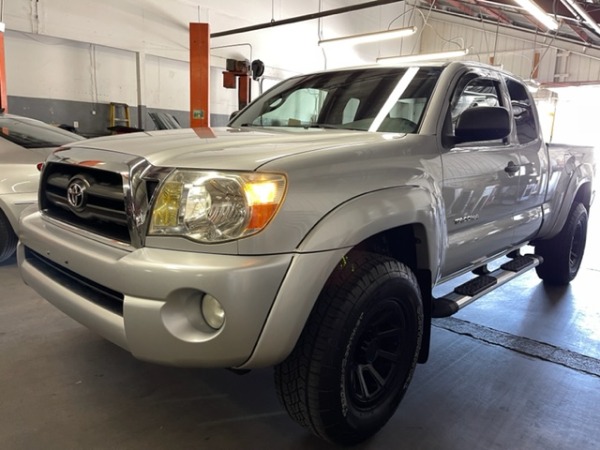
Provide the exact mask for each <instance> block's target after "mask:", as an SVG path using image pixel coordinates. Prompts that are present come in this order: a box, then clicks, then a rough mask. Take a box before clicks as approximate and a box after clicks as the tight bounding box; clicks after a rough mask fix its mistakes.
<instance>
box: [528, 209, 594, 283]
mask: <svg viewBox="0 0 600 450" xmlns="http://www.w3.org/2000/svg"><path fill="white" fill-rule="evenodd" d="M587 223H588V213H587V210H586V209H585V206H583V205H582V204H581V203H575V204H574V205H573V207H572V208H571V212H570V213H569V218H568V219H567V222H566V223H565V226H564V227H563V229H562V230H561V231H560V233H558V234H557V235H556V236H554V237H553V238H552V239H548V240H545V241H539V242H538V243H537V244H536V245H535V252H536V253H537V254H538V255H540V256H542V257H543V258H544V262H543V263H542V264H541V265H539V266H537V267H536V271H537V274H538V276H539V277H540V278H541V279H542V280H544V282H545V283H548V284H554V285H565V284H568V283H570V282H571V281H572V280H573V279H574V278H575V276H576V275H577V272H578V271H579V267H580V266H581V261H582V260H583V253H584V250H585V241H586V236H587Z"/></svg>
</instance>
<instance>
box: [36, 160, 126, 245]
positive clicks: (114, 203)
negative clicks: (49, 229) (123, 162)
mask: <svg viewBox="0 0 600 450" xmlns="http://www.w3.org/2000/svg"><path fill="white" fill-rule="evenodd" d="M76 185H77V186H76ZM77 189H79V191H77ZM78 195H79V197H78ZM70 197H71V198H70ZM77 202H80V203H81V205H79V204H77ZM74 203H75V204H74ZM40 207H41V209H42V210H43V211H44V212H45V213H46V214H47V215H49V216H50V217H53V218H54V219H57V220H60V221H63V222H67V223H69V224H71V225H74V226H76V227H78V228H82V229H84V230H87V231H90V232H92V233H96V234H99V235H102V236H105V237H107V238H110V239H115V240H118V241H121V242H125V243H131V241H132V239H131V234H130V230H129V223H128V218H127V212H126V211H127V208H126V199H125V189H124V185H123V177H122V175H121V174H120V173H118V172H110V171H106V170H101V169H97V168H94V167H86V166H82V165H71V164H64V163H57V162H48V163H47V164H46V167H45V168H44V173H43V176H42V180H41V189H40Z"/></svg>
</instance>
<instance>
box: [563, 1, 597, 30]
mask: <svg viewBox="0 0 600 450" xmlns="http://www.w3.org/2000/svg"><path fill="white" fill-rule="evenodd" d="M562 2H563V3H564V4H565V5H566V6H567V8H569V9H572V11H571V12H574V14H575V15H578V16H579V17H581V18H582V19H583V20H584V21H585V22H586V23H587V24H588V25H589V26H590V27H591V28H592V30H594V32H595V33H596V34H597V35H599V36H600V26H598V22H596V21H595V20H594V19H592V17H591V16H590V15H589V14H588V13H587V11H586V10H585V9H583V8H582V7H581V6H579V5H578V4H577V2H575V1H573V0H562Z"/></svg>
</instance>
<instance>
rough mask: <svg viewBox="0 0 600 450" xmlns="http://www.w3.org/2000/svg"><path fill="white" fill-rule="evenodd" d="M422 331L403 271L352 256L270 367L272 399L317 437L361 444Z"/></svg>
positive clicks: (407, 375) (400, 379)
mask: <svg viewBox="0 0 600 450" xmlns="http://www.w3.org/2000/svg"><path fill="white" fill-rule="evenodd" d="M422 335H423V309H422V304H421V295H420V290H419V286H418V284H417V281H416V278H415V276H414V274H413V273H412V272H411V271H410V269H409V268H408V267H407V266H405V265H404V264H402V263H399V262H398V261H396V260H393V259H391V258H388V257H385V256H381V255H377V254H370V253H351V254H350V255H349V256H348V257H347V259H345V260H344V261H343V262H342V264H340V267H339V268H338V269H337V270H336V272H335V273H334V274H332V276H331V277H330V279H329V281H328V283H327V285H326V287H325V288H324V290H323V292H322V293H321V295H320V297H319V299H318V301H317V304H316V305H315V308H314V310H313V312H312V313H311V316H310V317H309V319H308V322H307V324H306V326H305V328H304V331H303V333H302V335H301V337H300V339H299V340H298V343H297V344H296V347H295V349H294V351H293V352H292V353H291V354H290V356H289V357H288V358H287V359H286V360H285V361H284V362H283V363H281V364H280V365H278V366H277V367H276V369H275V383H276V387H277V393H278V396H279V399H280V401H281V402H282V404H283V405H284V406H285V408H286V410H287V412H288V413H289V414H290V416H291V417H292V418H293V419H295V420H296V421H297V422H299V423H300V424H301V425H303V426H305V427H307V428H309V429H310V430H311V431H312V432H314V433H315V434H317V435H318V436H320V437H322V438H324V439H326V440H328V441H331V442H334V443H338V444H354V443H357V442H360V441H363V440H365V439H367V438H368V437H370V436H372V435H373V434H375V433H376V432H377V431H378V430H379V429H380V428H381V427H382V426H383V425H385V423H386V422H387V421H388V420H389V418H390V417H391V416H392V415H393V414H394V412H395V411H396V408H397V406H398V404H399V403H400V400H401V399H402V397H403V396H404V393H405V392H406V389H407V388H408V385H409V383H410V380H411V378H412V375H413V372H414V370H415V366H416V363H417V357H418V353H419V349H420V346H421V339H422Z"/></svg>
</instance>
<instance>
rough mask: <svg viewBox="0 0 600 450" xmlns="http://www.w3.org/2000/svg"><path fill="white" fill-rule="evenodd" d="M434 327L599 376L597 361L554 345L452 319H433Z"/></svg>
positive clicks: (599, 370)
mask: <svg viewBox="0 0 600 450" xmlns="http://www.w3.org/2000/svg"><path fill="white" fill-rule="evenodd" d="M433 326H435V327H438V328H443V329H445V330H448V331H451V332H453V333H456V334H460V335H464V336H471V337H472V338H474V339H477V340H479V341H482V342H487V343H488V344H492V345H498V346H500V347H504V348H507V349H510V350H513V351H516V352H519V353H522V354H524V355H527V356H531V357H534V358H538V359H542V360H544V361H549V362H552V363H555V364H560V365H562V366H565V367H568V368H570V369H573V370H577V371H580V372H584V373H587V374H590V375H595V376H597V377H600V360H598V359H596V358H592V357H591V356H586V355H582V354H580V353H576V352H573V351H571V350H565V349H564V348H560V347H556V346H555V345H551V344H546V343H544V342H539V341H535V340H533V339H529V338H526V337H521V336H514V335H512V334H509V333H504V332H502V331H498V330H494V329H493V328H488V327H485V326H483V325H478V324H475V323H472V322H468V321H466V320H461V319H457V318H455V317H448V318H445V319H434V320H433Z"/></svg>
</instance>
